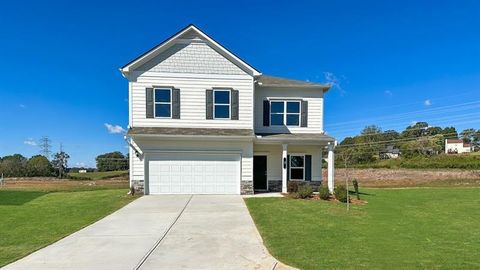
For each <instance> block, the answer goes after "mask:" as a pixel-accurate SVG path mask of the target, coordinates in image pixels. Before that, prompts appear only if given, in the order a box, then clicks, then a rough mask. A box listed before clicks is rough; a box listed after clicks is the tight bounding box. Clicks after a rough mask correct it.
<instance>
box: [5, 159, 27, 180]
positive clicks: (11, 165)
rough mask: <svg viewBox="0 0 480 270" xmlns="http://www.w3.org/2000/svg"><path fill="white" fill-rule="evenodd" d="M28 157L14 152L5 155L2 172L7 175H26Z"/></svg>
mask: <svg viewBox="0 0 480 270" xmlns="http://www.w3.org/2000/svg"><path fill="white" fill-rule="evenodd" d="M26 163H27V159H26V158H25V157H24V156H22V155H20V154H14V155H11V156H5V157H3V158H2V160H1V163H0V174H2V173H3V176H5V177H22V176H25V175H26V169H25V168H26V167H25V166H26Z"/></svg>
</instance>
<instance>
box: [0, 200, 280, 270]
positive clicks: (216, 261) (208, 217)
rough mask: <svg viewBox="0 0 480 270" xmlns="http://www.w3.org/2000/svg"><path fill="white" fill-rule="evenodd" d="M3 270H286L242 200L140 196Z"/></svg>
mask: <svg viewBox="0 0 480 270" xmlns="http://www.w3.org/2000/svg"><path fill="white" fill-rule="evenodd" d="M5 269H286V267H285V266H283V265H281V264H279V263H277V261H276V260H275V259H274V258H273V257H271V256H270V255H269V254H268V252H267V250H266V249H265V247H264V246H263V243H262V240H261V238H260V235H259V234H258V232H257V229H256V227H255V225H254V223H253V220H252V218H251V217H250V215H249V213H248V210H247V208H246V206H245V203H244V202H243V199H242V197H241V196H227V195H218V196H217V195H195V196H190V195H162V196H144V197H142V198H139V199H138V200H136V201H134V202H132V203H130V204H129V205H127V206H125V207H124V208H122V209H120V210H119V211H117V212H115V213H113V214H111V215H109V216H107V217H105V218H104V219H102V220H100V221H98V222H96V223H94V224H92V225H90V226H88V227H86V228H84V229H82V230H80V231H78V232H76V233H74V234H72V235H70V236H68V237H66V238H64V239H62V240H60V241H58V242H56V243H54V244H52V245H50V246H48V247H46V248H43V249H41V250H39V251H37V252H34V253H32V254H30V255H29V256H27V257H25V258H23V259H20V260H19V261H17V262H14V263H12V264H10V265H7V266H6V267H5Z"/></svg>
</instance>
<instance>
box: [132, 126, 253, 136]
mask: <svg viewBox="0 0 480 270" xmlns="http://www.w3.org/2000/svg"><path fill="white" fill-rule="evenodd" d="M128 134H129V135H183V136H254V133H253V130H251V129H220V128H165V127H133V128H130V129H129V130H128Z"/></svg>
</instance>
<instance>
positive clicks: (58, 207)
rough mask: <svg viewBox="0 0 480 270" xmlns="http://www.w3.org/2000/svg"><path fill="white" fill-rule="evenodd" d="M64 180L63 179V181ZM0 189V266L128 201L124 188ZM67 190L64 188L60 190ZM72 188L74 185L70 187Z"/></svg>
mask: <svg viewBox="0 0 480 270" xmlns="http://www.w3.org/2000/svg"><path fill="white" fill-rule="evenodd" d="M65 183H66V182H65ZM8 185H9V184H8V183H7V187H6V188H2V189H0V217H1V218H0V220H1V222H0V267H1V266H3V265H5V264H7V263H9V262H12V261H15V260H17V259H19V258H21V257H23V256H25V255H27V254H29V253H31V252H33V251H35V250H37V249H39V248H42V247H44V246H46V245H48V244H51V243H53V242H55V241H57V240H59V239H61V238H63V237H65V236H67V235H69V234H71V233H73V232H75V231H78V230H79V229H81V228H83V227H85V226H87V225H89V224H91V223H93V222H95V221H97V220H99V219H100V218H102V217H104V216H106V215H108V214H109V213H112V212H113V211H115V210H117V209H119V208H121V207H122V206H124V205H125V204H127V203H129V202H130V201H132V200H133V199H134V197H131V196H127V195H126V193H127V191H128V190H127V189H107V188H106V187H105V186H102V187H101V188H100V189H97V187H96V186H83V187H82V188H81V189H78V190H81V191H71V190H72V187H71V186H69V185H65V186H63V185H64V184H63V183H62V182H59V183H57V184H56V185H53V184H49V185H39V186H38V187H35V186H28V185H27V186H21V187H20V186H13V187H11V186H10V187H9V186H8ZM64 190H67V191H64ZM73 190H75V189H73Z"/></svg>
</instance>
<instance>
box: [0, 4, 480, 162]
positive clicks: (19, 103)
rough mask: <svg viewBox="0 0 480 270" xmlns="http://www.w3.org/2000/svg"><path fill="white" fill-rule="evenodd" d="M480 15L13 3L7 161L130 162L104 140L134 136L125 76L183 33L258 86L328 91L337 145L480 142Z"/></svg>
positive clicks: (0, 62) (6, 63)
mask: <svg viewBox="0 0 480 270" xmlns="http://www.w3.org/2000/svg"><path fill="white" fill-rule="evenodd" d="M67 2H68V3H67ZM478 14H480V2H478V1H450V2H447V1H397V2H393V1H294V2H292V1H257V2H253V1H236V2H235V3H234V1H218V2H214V1H213V2H209V1H191V2H190V1H167V3H160V1H76V2H70V1H32V2H29V1H8V2H6V3H3V4H2V8H1V9H0V25H1V27H0V41H1V42H0V78H1V83H0V100H1V101H2V103H1V106H0V114H1V118H0V138H1V140H0V156H3V155H7V154H12V153H21V154H24V155H26V156H31V155H33V154H37V153H38V151H39V149H38V147H37V146H35V145H34V144H35V143H36V142H37V141H38V139H39V138H40V137H42V136H44V135H47V136H49V137H50V138H51V140H52V141H53V146H54V150H58V146H59V144H60V143H63V145H64V148H65V150H66V151H67V152H68V153H69V154H70V156H71V160H70V165H71V166H75V165H81V164H85V165H88V166H93V165H94V158H95V156H96V155H98V154H100V153H103V152H107V151H115V150H119V151H122V152H126V150H127V149H126V147H125V143H124V141H123V138H122V136H121V135H119V134H112V133H109V130H108V129H107V128H106V126H105V124H110V125H112V126H113V128H112V130H111V131H115V126H117V125H118V126H121V127H122V128H126V126H127V124H128V123H127V122H128V119H127V116H128V107H127V104H128V103H127V96H128V95H127V94H128V93H127V81H126V80H125V79H124V78H123V77H122V76H121V74H120V72H119V71H118V68H119V67H121V66H122V65H123V64H125V63H127V62H128V61H130V60H131V59H133V58H135V57H136V56H138V55H139V54H141V53H143V52H144V51H146V50H147V49H149V48H151V47H152V46H154V45H155V44H158V43H159V42H161V41H162V40H164V39H165V38H167V37H169V36H170V35H172V34H173V33H175V32H177V31H178V30H180V29H181V28H183V27H184V26H186V25H187V24H189V23H194V24H196V25H197V26H199V27H200V28H201V29H202V30H204V31H205V32H207V33H208V34H209V35H211V36H212V37H214V38H215V39H216V40H217V41H219V42H220V43H221V44H223V45H224V46H226V47H227V48H228V49H230V50H232V51H233V52H235V53H236V54H237V55H239V56H240V57H242V58H243V59H245V60H246V61H247V62H248V63H250V64H251V65H253V66H255V67H256V68H257V69H259V70H260V71H262V72H263V73H264V74H270V75H277V76H283V77H289V78H296V79H301V80H311V81H317V82H330V83H333V84H334V87H333V89H332V90H331V91H330V92H328V94H327V96H326V101H325V106H326V110H325V113H326V115H325V125H326V131H327V132H329V133H330V134H332V135H334V136H336V137H337V138H338V139H342V138H343V137H345V136H348V135H353V134H356V133H358V132H359V130H360V129H361V128H362V127H363V126H365V125H367V124H377V125H380V126H381V127H382V128H383V129H390V128H394V129H403V128H404V127H405V126H407V125H409V124H410V123H411V122H414V121H428V122H429V123H431V124H434V125H441V126H445V125H454V126H456V127H457V129H459V130H461V129H463V128H466V127H475V128H477V129H478V128H480V120H479V119H480V113H479V112H480V110H479V107H480V89H479V85H480V65H479V63H480V35H479V32H478V29H480V16H478ZM117 130H118V128H117Z"/></svg>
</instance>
